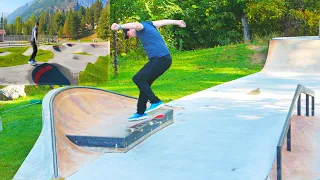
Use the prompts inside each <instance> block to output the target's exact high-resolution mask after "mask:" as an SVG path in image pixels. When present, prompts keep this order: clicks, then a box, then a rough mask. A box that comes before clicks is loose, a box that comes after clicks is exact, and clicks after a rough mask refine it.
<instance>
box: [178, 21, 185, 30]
mask: <svg viewBox="0 0 320 180" xmlns="http://www.w3.org/2000/svg"><path fill="white" fill-rule="evenodd" d="M178 26H179V27H182V28H184V27H186V26H187V25H186V23H185V22H184V21H183V20H179V22H178Z"/></svg>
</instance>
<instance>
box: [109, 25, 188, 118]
mask: <svg viewBox="0 0 320 180" xmlns="http://www.w3.org/2000/svg"><path fill="white" fill-rule="evenodd" d="M165 25H177V26H179V27H186V24H185V22H184V21H183V20H159V21H145V22H141V23H127V24H123V25H120V24H116V23H113V24H112V26H111V29H112V30H114V31H116V30H121V29H122V30H123V32H124V35H125V39H128V38H139V39H140V41H141V43H142V45H143V48H144V50H145V52H146V54H147V56H148V59H149V62H148V63H147V64H145V65H144V67H142V69H140V70H139V71H138V72H137V73H136V74H135V75H134V77H133V82H134V83H135V84H136V85H137V86H138V88H139V90H140V94H139V99H138V104H137V112H136V113H134V115H133V116H132V117H130V118H129V119H128V120H129V121H136V120H143V119H147V118H148V114H147V113H149V112H151V111H154V110H156V109H159V108H161V107H162V106H164V104H163V102H162V101H161V100H160V99H159V98H158V97H157V96H156V95H155V94H154V93H153V91H152V89H151V85H152V83H153V82H154V81H155V80H156V79H157V78H159V77H160V76H161V75H162V74H163V73H164V72H165V71H167V70H168V69H169V68H170V66H171V64H172V57H171V55H170V52H169V49H168V47H167V46H166V44H165V42H164V40H163V38H162V36H161V35H160V33H159V31H158V30H157V28H160V27H162V26H165ZM148 100H149V101H150V103H151V106H150V107H149V108H148V109H147V110H146V108H147V102H148Z"/></svg>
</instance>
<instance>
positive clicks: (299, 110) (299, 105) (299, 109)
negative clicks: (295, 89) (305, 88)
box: [297, 94, 301, 116]
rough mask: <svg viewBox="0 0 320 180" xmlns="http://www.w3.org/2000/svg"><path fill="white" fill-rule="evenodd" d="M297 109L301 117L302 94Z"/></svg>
mask: <svg viewBox="0 0 320 180" xmlns="http://www.w3.org/2000/svg"><path fill="white" fill-rule="evenodd" d="M297 108H298V109H297V111H298V112H297V113H298V116H301V94H300V95H299V99H298V105H297Z"/></svg>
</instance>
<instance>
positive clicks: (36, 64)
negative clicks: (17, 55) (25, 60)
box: [30, 63, 40, 67]
mask: <svg viewBox="0 0 320 180" xmlns="http://www.w3.org/2000/svg"><path fill="white" fill-rule="evenodd" d="M30 65H31V66H36V67H37V66H39V65H40V64H38V63H35V64H30Z"/></svg>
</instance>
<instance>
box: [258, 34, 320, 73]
mask: <svg viewBox="0 0 320 180" xmlns="http://www.w3.org/2000/svg"><path fill="white" fill-rule="evenodd" d="M319 49H320V38H319V37H318V36H314V37H313V36H311V37H296V38H274V39H272V40H271V41H270V45H269V51H268V58H267V61H266V64H265V66H264V69H263V72H271V73H275V72H281V73H287V72H290V73H308V74H310V73H316V74H319V73H320V71H319V70H320V56H319Z"/></svg>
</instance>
